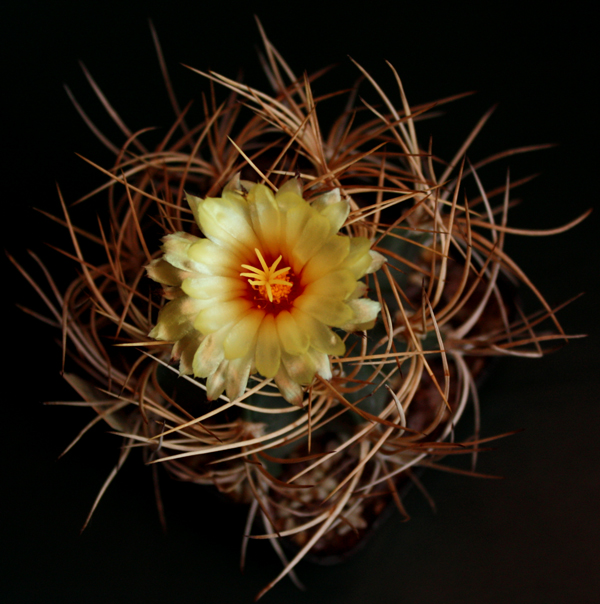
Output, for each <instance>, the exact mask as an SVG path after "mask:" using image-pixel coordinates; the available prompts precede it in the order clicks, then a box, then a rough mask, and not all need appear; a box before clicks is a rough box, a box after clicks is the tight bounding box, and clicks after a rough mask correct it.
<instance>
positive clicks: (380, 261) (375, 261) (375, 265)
mask: <svg viewBox="0 0 600 604" xmlns="http://www.w3.org/2000/svg"><path fill="white" fill-rule="evenodd" d="M369 255H370V256H371V265H370V266H369V268H368V269H367V274H371V273H374V272H376V271H378V270H379V269H380V268H381V267H382V266H383V265H384V264H385V263H386V258H385V256H383V255H382V254H380V253H379V252H376V251H375V250H369Z"/></svg>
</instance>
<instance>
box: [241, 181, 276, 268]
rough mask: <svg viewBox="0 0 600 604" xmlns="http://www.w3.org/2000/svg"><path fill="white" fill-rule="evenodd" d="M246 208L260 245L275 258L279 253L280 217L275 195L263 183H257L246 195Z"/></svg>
mask: <svg viewBox="0 0 600 604" xmlns="http://www.w3.org/2000/svg"><path fill="white" fill-rule="evenodd" d="M248 208H249V212H250V218H251V220H252V226H253V227H254V232H255V233H256V235H257V237H258V238H259V239H260V241H261V243H262V246H261V247H262V248H263V250H264V249H266V250H268V252H269V254H270V255H271V256H273V258H277V256H279V254H280V251H279V247H280V246H279V240H280V233H279V229H280V226H281V218H280V214H279V206H278V205H277V201H275V196H274V195H273V193H272V192H271V190H270V189H268V188H267V187H265V186H264V185H257V186H256V187H254V188H253V189H252V191H251V193H250V194H249V195H248Z"/></svg>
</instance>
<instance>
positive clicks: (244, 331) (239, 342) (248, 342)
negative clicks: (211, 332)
mask: <svg viewBox="0 0 600 604" xmlns="http://www.w3.org/2000/svg"><path fill="white" fill-rule="evenodd" d="M264 316H265V311H264V310H257V309H253V310H251V311H250V312H249V313H248V314H247V315H245V316H244V317H243V318H242V319H241V320H240V321H238V322H237V323H236V324H235V325H234V326H233V327H232V328H231V329H230V330H229V333H228V334H227V337H226V338H225V341H224V342H223V351H224V353H225V358H226V359H237V358H239V357H243V356H246V355H247V354H248V352H249V351H250V348H251V347H252V348H253V347H255V346H256V341H255V339H256V333H257V331H258V328H259V327H260V324H261V322H262V320H263V318H264Z"/></svg>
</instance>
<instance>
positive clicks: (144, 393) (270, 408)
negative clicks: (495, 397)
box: [46, 38, 580, 595]
mask: <svg viewBox="0 0 600 604" xmlns="http://www.w3.org/2000/svg"><path fill="white" fill-rule="evenodd" d="M264 42H265V45H266V49H267V57H268V60H269V65H268V67H267V71H268V76H269V79H270V81H271V82H272V83H273V85H274V87H275V92H274V94H272V95H269V94H266V93H264V92H262V91H259V90H256V89H253V88H251V87H248V86H246V85H242V84H240V83H238V82H235V81H233V80H230V79H228V78H226V77H224V76H220V75H217V74H213V73H211V74H202V75H203V76H205V77H207V78H209V79H211V80H212V81H213V82H216V83H217V84H219V85H221V86H223V87H225V88H228V89H229V90H230V93H231V96H230V97H229V99H228V100H226V101H225V102H224V103H223V104H222V105H219V106H216V105H215V106H214V107H213V108H212V111H208V110H207V114H206V117H205V118H204V120H203V121H202V122H201V123H200V124H199V125H197V127H195V128H193V129H191V130H189V129H187V128H183V127H182V134H181V137H180V139H179V140H175V139H174V136H175V132H176V131H177V127H180V126H181V125H182V123H183V114H181V112H178V115H177V122H176V127H174V128H172V129H171V130H169V132H168V133H167V135H166V136H165V138H164V140H162V141H161V142H160V144H159V145H158V147H157V149H156V150H155V151H149V150H148V149H147V148H146V147H145V145H144V143H143V136H144V133H143V132H141V133H138V134H135V135H133V134H131V133H130V132H129V131H126V133H127V134H128V136H127V140H126V142H125V143H124V146H123V149H122V150H118V149H117V150H116V162H115V165H114V166H113V167H112V168H111V169H109V170H106V169H104V168H101V167H99V166H98V168H99V169H100V170H101V171H102V172H103V173H104V174H106V176H107V181H106V184H105V186H103V187H101V188H100V189H99V190H97V191H94V192H93V193H92V194H93V195H100V194H102V193H103V192H105V191H106V190H108V193H109V194H108V222H109V224H108V225H105V227H104V228H103V229H102V231H101V232H100V233H99V234H91V233H85V232H83V231H82V230H81V229H78V228H76V227H74V226H73V225H72V223H71V219H70V217H69V214H68V212H67V210H66V204H64V202H63V206H64V208H65V220H64V224H65V225H66V226H67V227H68V229H69V231H70V233H71V236H72V239H73V243H74V248H75V257H76V259H77V261H78V263H79V266H80V268H81V271H80V276H78V277H77V278H76V279H75V281H74V282H73V284H72V285H71V286H70V287H69V288H68V290H67V291H66V293H65V295H64V296H62V295H60V294H59V293H58V290H57V288H56V287H54V284H52V283H51V286H52V290H53V291H54V293H55V295H56V303H55V304H51V303H50V302H49V305H50V307H51V309H52V312H53V313H54V315H55V317H56V318H57V320H59V321H60V324H61V325H62V326H63V329H64V337H65V341H66V342H67V345H66V346H67V348H66V352H67V353H68V354H69V355H71V356H72V357H74V359H75V361H76V363H77V364H78V366H79V368H78V371H77V373H72V372H66V373H65V378H66V379H67V380H68V381H69V383H70V384H71V385H72V386H73V387H74V388H75V390H76V391H77V392H78V393H79V395H80V397H81V399H82V401H83V402H84V403H85V404H87V405H89V406H90V407H91V408H93V409H94V410H95V411H96V412H97V413H98V414H99V418H101V419H103V420H105V421H106V422H107V423H108V424H109V425H110V426H111V428H112V429H113V431H115V432H117V433H119V434H121V435H122V438H123V439H124V445H125V446H124V447H123V449H122V455H121V459H120V460H119V464H118V466H117V467H116V468H115V471H114V472H113V473H111V476H110V477H109V479H108V480H107V484H108V483H109V482H110V480H112V478H113V477H114V475H115V474H116V472H117V471H118V468H120V467H121V465H122V463H123V462H124V460H125V459H126V458H127V457H128V456H129V455H130V454H131V451H133V450H136V449H140V448H141V449H142V450H143V451H144V454H145V460H146V462H147V463H151V464H154V467H155V468H156V467H158V466H160V467H163V468H165V469H166V470H167V471H168V472H169V473H170V474H172V475H173V476H175V477H177V478H179V479H181V480H186V481H190V482H194V483H196V484H204V485H207V486H210V487H212V488H216V489H218V490H219V491H220V492H221V493H224V494H226V495H227V496H229V497H230V498H232V499H233V500H235V501H239V502H243V503H246V504H248V523H247V530H246V537H244V547H243V552H244V554H243V555H245V551H246V547H247V545H248V535H251V536H252V537H253V538H256V539H268V540H269V541H270V542H271V543H272V545H273V548H274V549H275V551H276V552H277V554H278V555H279V556H280V558H281V559H282V561H283V563H284V568H283V570H282V572H281V574H280V575H279V576H278V577H276V578H275V580H274V581H272V582H271V583H270V584H269V585H268V586H267V587H266V588H265V590H263V592H261V594H259V595H262V593H264V591H266V590H267V589H270V588H271V587H272V586H273V585H274V584H275V583H276V582H277V581H279V580H280V579H281V578H282V577H283V576H285V575H289V576H290V577H291V578H292V579H294V580H297V578H296V576H295V574H294V567H295V566H296V564H297V563H298V562H299V561H300V560H301V559H302V558H303V557H304V556H306V555H312V556H317V557H320V558H327V557H331V556H342V555H344V554H345V553H346V552H348V551H349V550H351V549H352V548H353V547H354V546H355V545H356V544H357V543H359V542H360V541H361V540H362V538H363V537H364V535H365V534H366V533H367V532H368V529H369V527H370V526H371V525H372V524H373V522H374V520H375V519H376V518H377V517H378V516H379V514H380V513H381V512H382V510H383V509H385V508H386V507H387V506H388V505H389V504H390V503H394V504H395V505H396V506H397V507H398V509H399V510H400V512H401V513H402V514H405V515H406V512H405V510H404V507H403V504H402V493H403V489H404V487H405V486H406V485H407V484H409V483H411V482H417V483H419V479H418V478H417V476H416V475H415V474H414V473H413V469H414V468H417V467H436V468H440V467H442V466H441V464H440V463H439V461H440V460H441V459H442V457H444V456H447V455H452V454H464V453H465V452H469V453H471V454H472V455H473V461H474V462H475V460H476V457H477V453H478V450H479V447H480V445H481V443H482V442H484V441H485V440H486V439H484V438H482V437H481V436H480V435H479V433H478V425H476V426H475V429H474V435H473V437H471V438H469V439H467V440H465V441H463V442H456V439H455V438H454V432H453V431H454V427H455V426H456V424H457V423H458V422H459V421H460V420H461V417H462V415H463V412H464V410H465V408H466V407H467V404H468V403H469V401H471V403H472V404H474V405H475V406H477V405H478V402H477V401H478V398H477V378H478V376H479V375H480V374H481V372H482V371H483V369H484V368H485V366H486V360H487V359H488V358H490V357H491V356H502V355H511V356H541V355H542V354H543V347H544V345H545V344H546V343H547V342H552V341H553V340H557V339H558V340H564V339H566V336H565V334H564V332H563V330H562V328H561V326H560V324H559V322H558V320H557V319H556V316H555V311H554V309H552V308H551V307H550V306H549V305H548V303H547V302H546V301H545V300H544V298H543V297H542V296H541V294H540V293H539V292H538V291H537V290H536V289H535V288H534V287H533V285H532V284H531V282H530V281H529V279H528V278H527V276H526V275H525V274H524V273H523V272H522V271H521V270H520V268H519V266H518V264H517V263H516V262H514V261H513V260H512V259H511V258H510V257H509V256H508V255H507V254H506V253H505V251H504V249H503V244H504V239H505V235H506V234H507V233H517V232H522V231H515V230H513V229H511V228H510V226H508V223H507V210H508V207H509V201H510V195H511V190H512V188H513V186H514V185H513V184H512V183H511V182H510V181H509V180H507V181H506V182H505V183H503V185H502V186H500V187H497V188H493V189H492V190H491V191H490V192H486V189H485V188H484V186H483V183H482V177H480V175H479V171H480V168H482V167H483V166H484V165H485V164H486V160H483V161H481V162H479V163H475V164H473V165H470V164H466V163H465V161H464V159H465V154H466V152H467V150H468V148H469V144H470V142H471V141H472V139H473V136H474V135H475V133H477V132H478V131H479V130H480V129H481V127H482V125H483V123H484V122H485V120H486V119H487V117H489V115H486V116H485V117H484V118H483V119H482V120H481V121H480V122H479V123H478V124H477V125H476V126H475V128H474V130H473V132H474V134H473V135H472V136H470V137H469V138H468V140H467V141H466V142H465V143H464V144H462V145H459V146H458V148H459V151H458V152H457V154H456V156H455V157H454V158H452V160H451V161H450V162H448V163H441V162H438V160H437V159H436V158H435V156H434V154H433V152H432V149H431V148H428V149H423V147H422V146H421V145H420V143H419V140H418V138H417V125H418V124H417V122H418V119H419V118H420V116H421V115H422V114H424V113H426V112H427V110H428V109H429V108H430V107H429V106H418V107H411V106H410V104H409V103H408V101H407V99H406V96H405V94H404V91H403V89H402V86H401V85H400V79H399V78H398V76H397V74H396V73H395V72H393V73H394V76H395V79H396V83H397V85H398V86H397V87H398V93H399V95H400V103H399V104H398V105H397V104H394V103H393V102H392V101H391V100H390V98H389V97H388V96H387V95H386V93H385V92H384V91H383V90H382V88H381V87H380V86H379V85H378V84H377V83H376V82H375V81H374V80H373V79H372V78H371V76H370V75H369V74H368V72H366V71H365V70H364V69H363V68H362V67H360V66H358V69H359V71H360V72H361V74H362V75H363V76H364V77H365V78H366V81H367V83H369V84H371V85H372V86H373V87H374V89H375V91H376V93H377V94H378V96H379V101H380V103H381V106H380V107H377V108H376V107H372V106H371V105H369V104H367V103H366V102H365V103H364V106H363V107H361V108H360V111H359V108H357V107H355V106H354V104H353V103H354V99H355V96H354V94H353V93H350V96H349V99H348V104H347V106H346V108H345V109H344V110H343V112H342V113H341V115H340V116H339V119H337V120H336V121H335V122H334V123H333V124H330V125H329V126H328V127H325V125H324V124H322V123H320V122H319V119H318V117H317V106H318V104H319V101H318V99H314V98H313V95H312V90H311V85H310V80H309V79H308V78H305V79H298V78H296V77H295V76H294V74H293V72H292V70H291V69H290V67H289V66H288V65H287V64H285V62H284V61H283V59H281V58H280V56H279V55H278V53H276V52H275V51H274V49H273V47H272V46H271V44H270V42H269V41H268V40H267V39H266V38H264ZM199 73H201V72H199ZM282 73H283V74H286V78H287V79H286V80H284V79H283V76H282V75H281V74H282ZM237 100H242V101H244V103H245V104H246V105H247V106H249V107H250V109H251V111H250V114H249V115H246V114H244V113H243V111H244V110H242V108H241V104H240V103H237V102H235V101H237ZM444 102H447V101H446V100H442V101H438V103H437V105H438V106H439V105H440V104H442V103H444ZM119 124H121V122H120V121H119ZM323 133H326V134H323ZM90 163H91V162H90ZM240 174H241V175H242V176H243V177H244V178H243V179H242V177H241V176H240ZM466 178H469V179H473V181H474V182H475V186H476V187H477V189H476V190H477V195H476V196H475V197H474V198H467V196H466V194H465V192H464V190H463V188H462V184H463V181H464V180H465V179H466ZM92 194H90V196H91V195H92ZM578 220H580V219H578ZM576 222H577V221H573V223H571V224H570V225H567V226H566V227H564V228H569V227H571V226H573V225H574V224H575V223H576ZM559 230H560V229H556V230H555V232H558V231H559ZM107 234H110V236H107ZM82 236H83V237H86V238H88V239H89V240H90V241H91V242H92V244H97V245H98V246H99V249H100V252H101V253H102V254H104V256H105V259H104V258H103V259H102V260H101V261H99V262H96V261H94V262H92V261H90V260H88V258H87V257H84V253H83V252H82V249H81V246H80V245H79V239H80V238H81V237H82ZM161 239H162V251H161V250H160V249H159V246H160V240H161ZM147 276H149V277H150V279H148V278H147ZM519 282H520V283H521V284H524V285H525V286H527V287H529V288H531V290H532V291H533V293H534V294H535V296H537V299H538V300H539V304H540V310H539V312H537V313H536V314H534V315H531V316H529V317H528V316H527V315H526V313H524V312H523V311H521V309H520V308H519V306H518V304H517V302H516V297H515V291H516V285H517V284H518V283H519ZM157 283H158V284H160V285H157ZM46 299H47V298H46ZM542 324H544V326H543V327H541V325H542ZM115 340H116V342H117V345H116V346H115V345H114V344H115ZM184 384H187V385H189V386H190V388H187V389H185V388H183V387H182V385H184ZM224 393H225V394H224ZM289 403H292V404H289ZM477 415H478V414H476V416H477ZM97 419H98V418H96V419H95V420H93V422H92V423H94V422H95V421H97ZM473 473H474V474H475V472H473ZM107 484H106V485H105V486H104V487H103V489H102V492H103V491H104V488H105V487H106V486H107ZM419 484H420V483H419ZM94 507H95V506H94ZM290 552H291V553H290Z"/></svg>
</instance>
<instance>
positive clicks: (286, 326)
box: [275, 310, 310, 354]
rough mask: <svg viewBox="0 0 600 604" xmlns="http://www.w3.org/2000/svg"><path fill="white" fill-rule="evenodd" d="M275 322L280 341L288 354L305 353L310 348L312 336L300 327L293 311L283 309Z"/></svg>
mask: <svg viewBox="0 0 600 604" xmlns="http://www.w3.org/2000/svg"><path fill="white" fill-rule="evenodd" d="M275 323H276V325H277V334H278V335H279V341H280V342H281V345H282V346H283V349H284V350H285V351H286V352H287V353H288V354H304V353H305V352H306V351H307V350H308V347H309V345H310V337H309V336H308V334H307V333H306V332H304V331H302V330H300V329H299V327H298V324H297V323H296V321H295V319H294V317H293V316H292V314H291V313H289V312H288V311H287V310H284V311H281V312H280V313H279V314H278V315H277V318H276V319H275Z"/></svg>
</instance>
